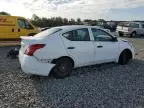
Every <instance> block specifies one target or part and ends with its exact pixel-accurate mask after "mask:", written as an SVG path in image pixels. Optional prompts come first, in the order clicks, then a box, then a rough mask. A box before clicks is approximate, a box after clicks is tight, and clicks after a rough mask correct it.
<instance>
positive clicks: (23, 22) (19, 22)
mask: <svg viewBox="0 0 144 108" xmlns="http://www.w3.org/2000/svg"><path fill="white" fill-rule="evenodd" d="M18 24H19V27H20V28H26V25H25V20H23V19H19V20H18Z"/></svg>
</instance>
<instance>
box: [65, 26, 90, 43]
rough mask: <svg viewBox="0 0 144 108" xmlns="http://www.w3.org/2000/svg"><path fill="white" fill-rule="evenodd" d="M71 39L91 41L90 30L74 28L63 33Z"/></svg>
mask: <svg viewBox="0 0 144 108" xmlns="http://www.w3.org/2000/svg"><path fill="white" fill-rule="evenodd" d="M63 36H64V37H65V38H67V39H68V40H70V41H90V36H89V31H88V29H87V28H83V29H77V30H72V31H69V32H66V33H64V34H63Z"/></svg>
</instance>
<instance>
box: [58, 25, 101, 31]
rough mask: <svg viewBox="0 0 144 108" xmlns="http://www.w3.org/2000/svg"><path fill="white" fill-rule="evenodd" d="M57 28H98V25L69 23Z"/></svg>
mask: <svg viewBox="0 0 144 108" xmlns="http://www.w3.org/2000/svg"><path fill="white" fill-rule="evenodd" d="M56 28H60V29H62V30H63V31H68V30H73V29H79V28H98V29H100V27H98V26H86V25H67V26H58V27H56Z"/></svg>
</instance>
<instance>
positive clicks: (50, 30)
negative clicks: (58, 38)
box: [34, 28, 62, 37]
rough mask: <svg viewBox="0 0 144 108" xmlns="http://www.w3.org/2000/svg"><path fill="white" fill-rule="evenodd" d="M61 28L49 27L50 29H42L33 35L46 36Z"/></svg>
mask: <svg viewBox="0 0 144 108" xmlns="http://www.w3.org/2000/svg"><path fill="white" fill-rule="evenodd" d="M61 30H62V29H60V28H51V29H47V30H45V31H42V32H40V33H38V34H36V35H34V36H35V37H46V36H49V35H52V34H54V33H56V32H59V31H61Z"/></svg>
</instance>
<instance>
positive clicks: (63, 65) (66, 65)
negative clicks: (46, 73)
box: [53, 58, 73, 78]
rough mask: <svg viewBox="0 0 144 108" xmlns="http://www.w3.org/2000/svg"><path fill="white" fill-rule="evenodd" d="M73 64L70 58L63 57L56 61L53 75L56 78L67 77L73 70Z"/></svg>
mask: <svg viewBox="0 0 144 108" xmlns="http://www.w3.org/2000/svg"><path fill="white" fill-rule="evenodd" d="M72 68H73V64H72V62H71V61H70V60H69V59H66V58H63V59H59V60H57V61H56V66H55V68H54V70H53V75H54V76H55V77H56V78H65V77H67V76H69V75H70V74H71V72H72Z"/></svg>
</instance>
